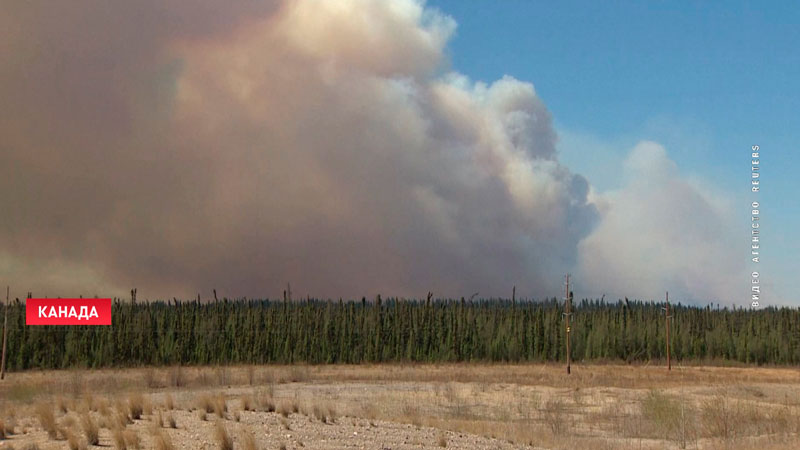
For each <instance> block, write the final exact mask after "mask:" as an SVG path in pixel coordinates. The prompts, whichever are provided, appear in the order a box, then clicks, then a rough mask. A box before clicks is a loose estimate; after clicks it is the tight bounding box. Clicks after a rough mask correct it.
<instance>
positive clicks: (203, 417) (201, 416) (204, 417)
mask: <svg viewBox="0 0 800 450" xmlns="http://www.w3.org/2000/svg"><path fill="white" fill-rule="evenodd" d="M197 418H198V419H200V420H201V421H203V422H205V421H207V420H208V415H207V413H206V412H205V410H203V409H198V410H197Z"/></svg>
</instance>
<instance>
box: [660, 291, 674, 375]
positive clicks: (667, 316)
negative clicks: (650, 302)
mask: <svg viewBox="0 0 800 450" xmlns="http://www.w3.org/2000/svg"><path fill="white" fill-rule="evenodd" d="M661 309H663V310H664V321H665V322H666V330H667V343H666V346H667V370H668V371H669V370H672V361H671V360H670V354H669V319H670V317H672V316H670V315H669V291H667V306H666V307H665V308H661Z"/></svg>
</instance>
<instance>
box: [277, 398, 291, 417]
mask: <svg viewBox="0 0 800 450" xmlns="http://www.w3.org/2000/svg"><path fill="white" fill-rule="evenodd" d="M293 410H294V408H292V405H291V404H290V403H289V401H282V402H281V404H280V406H278V414H280V415H282V416H283V417H289V414H291V413H292V411H293Z"/></svg>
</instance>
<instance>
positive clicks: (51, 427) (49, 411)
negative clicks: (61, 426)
mask: <svg viewBox="0 0 800 450" xmlns="http://www.w3.org/2000/svg"><path fill="white" fill-rule="evenodd" d="M36 417H37V418H38V419H39V424H41V426H42V428H43V429H44V431H46V432H47V435H48V436H49V437H50V439H58V428H57V426H56V417H55V415H54V414H53V408H52V407H51V406H50V405H48V404H47V403H39V404H37V405H36Z"/></svg>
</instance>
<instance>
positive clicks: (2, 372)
mask: <svg viewBox="0 0 800 450" xmlns="http://www.w3.org/2000/svg"><path fill="white" fill-rule="evenodd" d="M9 290H10V287H9V286H6V308H5V315H4V317H3V355H2V357H0V380H3V379H5V377H6V338H7V337H8V292H9Z"/></svg>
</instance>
